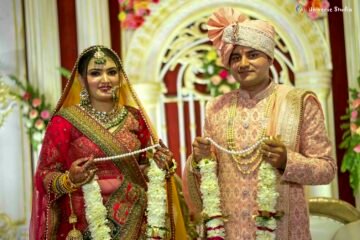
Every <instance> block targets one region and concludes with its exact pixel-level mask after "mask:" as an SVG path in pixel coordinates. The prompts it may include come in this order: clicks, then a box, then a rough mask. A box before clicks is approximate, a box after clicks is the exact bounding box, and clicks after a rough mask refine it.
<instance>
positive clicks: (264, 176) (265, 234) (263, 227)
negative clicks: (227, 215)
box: [198, 138, 279, 240]
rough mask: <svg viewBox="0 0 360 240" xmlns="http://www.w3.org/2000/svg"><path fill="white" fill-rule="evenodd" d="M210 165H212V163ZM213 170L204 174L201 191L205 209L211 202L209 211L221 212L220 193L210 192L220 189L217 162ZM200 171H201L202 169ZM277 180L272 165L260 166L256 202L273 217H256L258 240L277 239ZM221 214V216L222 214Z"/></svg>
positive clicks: (266, 163) (221, 148)
mask: <svg viewBox="0 0 360 240" xmlns="http://www.w3.org/2000/svg"><path fill="white" fill-rule="evenodd" d="M207 139H208V140H210V141H211V143H213V144H214V145H215V147H216V148H218V149H219V150H220V151H224V152H227V153H228V154H232V152H229V151H228V150H226V149H225V148H224V147H221V146H220V145H219V144H217V143H216V142H215V141H214V140H213V139H211V138H207ZM263 140H264V139H263ZM225 150H226V151H225ZM204 160H205V161H207V162H215V161H209V160H207V159H204ZM204 160H202V161H204ZM202 161H200V163H202ZM200 163H199V164H198V166H200ZM202 165H205V164H204V163H202ZM210 165H211V163H210ZM209 167H210V166H209ZM212 168H213V169H212V170H211V171H210V170H208V171H209V172H212V173H206V174H205V172H204V173H202V174H201V181H202V182H201V184H200V191H201V194H202V200H203V203H204V208H205V203H207V202H208V201H209V202H210V204H212V206H211V208H210V209H209V211H211V210H212V209H215V210H214V211H219V209H220V195H219V193H215V192H214V193H210V191H212V190H211V188H217V189H218V188H219V184H218V178H217V176H216V172H215V171H216V162H215V166H212ZM200 171H201V168H200ZM210 176H211V177H210ZM203 179H204V180H205V183H204V182H203ZM276 180H277V177H276V171H275V169H274V167H273V166H271V164H269V163H268V162H266V161H263V162H262V163H261V164H260V167H259V172H258V185H257V189H258V191H257V192H258V193H257V199H256V201H257V204H258V208H259V211H265V212H268V213H269V215H271V216H269V217H264V216H260V215H259V216H256V217H255V225H256V226H257V227H258V230H257V231H256V240H274V239H275V238H276V235H275V230H276V228H277V223H276V218H275V216H274V215H275V214H276V209H275V207H276V204H277V199H278V197H279V192H277V190H276V184H277V182H276ZM203 184H209V186H208V188H209V189H205V194H204V193H203V190H201V188H202V185H203ZM217 191H218V190H217ZM213 201H216V203H218V204H219V207H218V208H215V203H214V202H213ZM210 214H215V213H210ZM210 214H209V215H210ZM220 214H221V212H220ZM210 216H211V215H210Z"/></svg>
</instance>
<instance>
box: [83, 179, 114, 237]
mask: <svg viewBox="0 0 360 240" xmlns="http://www.w3.org/2000/svg"><path fill="white" fill-rule="evenodd" d="M82 190H83V192H84V199H85V215H86V221H87V222H88V223H89V230H90V233H91V239H94V240H111V236H110V228H109V227H108V226H107V225H106V224H107V222H108V220H107V218H106V215H107V211H106V208H105V206H104V204H103V198H102V196H101V191H100V186H99V184H98V182H97V181H96V180H95V179H93V180H92V181H91V182H89V183H88V184H85V185H83V186H82Z"/></svg>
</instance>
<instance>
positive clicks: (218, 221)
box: [198, 159, 225, 239]
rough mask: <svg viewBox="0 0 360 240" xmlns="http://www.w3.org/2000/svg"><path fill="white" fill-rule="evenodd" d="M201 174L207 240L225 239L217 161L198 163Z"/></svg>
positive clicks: (203, 160) (206, 160)
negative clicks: (211, 239)
mask: <svg viewBox="0 0 360 240" xmlns="http://www.w3.org/2000/svg"><path fill="white" fill-rule="evenodd" d="M198 167H199V168H200V174H201V183H200V192H201V195H202V200H203V214H204V215H205V216H206V218H207V219H208V220H207V219H206V223H205V226H206V232H207V238H215V237H218V238H222V239H225V228H224V220H223V216H222V213H221V208H220V204H221V202H220V189H219V183H218V178H217V176H216V161H214V160H209V159H202V160H201V161H200V162H199V163H198Z"/></svg>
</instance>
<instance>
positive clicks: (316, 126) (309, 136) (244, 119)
mask: <svg viewBox="0 0 360 240" xmlns="http://www.w3.org/2000/svg"><path fill="white" fill-rule="evenodd" d="M274 91H275V92H276V94H275V99H276V100H275V101H274V102H275V103H274V104H273V105H271V106H270V105H269V106H270V116H269V119H268V120H267V121H266V126H267V134H269V135H272V136H276V135H281V138H282V140H283V142H284V143H285V145H286V146H287V164H286V168H285V170H284V172H280V171H278V170H277V171H278V185H277V190H278V191H279V193H280V197H279V198H278V204H277V207H276V209H277V210H279V211H284V213H285V215H284V216H283V217H282V219H281V220H280V221H278V228H277V230H276V239H281V240H286V239H291V240H302V239H303V240H307V239H311V236H310V232H309V220H308V208H307V202H306V200H305V196H304V189H303V185H318V184H327V183H329V182H330V181H331V180H332V179H333V178H334V175H335V173H336V163H335V161H334V160H333V159H332V158H331V156H330V155H331V145H330V141H329V139H328V137H327V134H326V129H325V125H324V116H323V113H322V110H321V106H320V103H319V102H318V100H317V99H316V97H315V96H314V95H313V94H311V93H309V92H305V91H303V90H298V89H294V88H290V87H288V86H283V85H277V84H275V83H273V82H271V84H270V85H269V86H268V87H267V88H266V89H265V90H263V91H262V92H260V93H258V94H257V95H256V96H254V97H253V98H250V96H249V94H248V93H247V92H246V91H244V90H241V89H239V90H236V91H232V92H230V93H228V94H225V95H223V96H220V97H218V98H216V99H214V100H213V101H211V102H209V103H208V104H207V108H206V120H205V126H204V131H205V134H204V135H205V136H209V137H211V138H212V139H213V140H214V141H216V142H217V143H219V144H220V145H222V146H227V135H226V133H227V128H228V126H227V125H228V124H227V123H228V118H229V110H230V106H231V104H232V99H234V97H239V98H238V99H239V100H238V102H237V108H236V117H235V119H234V125H233V126H234V139H235V144H236V149H244V148H246V147H248V146H250V145H252V144H254V143H255V141H256V140H257V138H258V136H259V134H260V132H259V131H261V128H262V127H261V126H262V125H261V122H263V116H264V111H265V109H266V108H267V105H268V102H269V98H270V95H271V94H272V93H273V92H274ZM237 95H238V96H237ZM214 151H215V155H216V159H217V161H218V179H219V185H220V191H221V203H222V211H223V214H224V215H225V216H228V221H227V222H226V223H225V229H226V239H228V240H235V239H243V240H245V239H246V240H251V239H255V238H256V234H255V232H256V226H255V223H254V221H253V218H252V216H253V215H254V214H256V212H257V209H258V207H257V202H256V197H257V174H258V169H256V170H255V171H254V172H252V173H250V174H244V173H241V172H240V171H239V169H238V166H237V163H236V162H235V161H234V160H233V159H232V156H231V155H229V154H227V153H225V152H222V151H219V150H218V149H215V148H214ZM245 160H246V159H245ZM183 181H184V195H185V198H186V200H187V202H188V204H189V206H190V210H191V212H192V213H193V214H197V213H199V212H200V211H201V200H200V199H199V196H200V193H199V189H198V187H199V182H200V179H199V173H198V172H197V170H195V169H192V168H191V157H189V159H188V162H187V166H186V168H185V172H184V176H183Z"/></svg>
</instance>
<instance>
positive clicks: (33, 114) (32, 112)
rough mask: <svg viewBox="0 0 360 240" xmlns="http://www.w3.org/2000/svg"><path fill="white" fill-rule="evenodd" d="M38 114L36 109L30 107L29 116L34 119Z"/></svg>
mask: <svg viewBox="0 0 360 240" xmlns="http://www.w3.org/2000/svg"><path fill="white" fill-rule="evenodd" d="M38 116H39V112H38V111H37V110H36V109H31V111H30V112H29V118H30V119H35V118H37V117H38Z"/></svg>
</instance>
